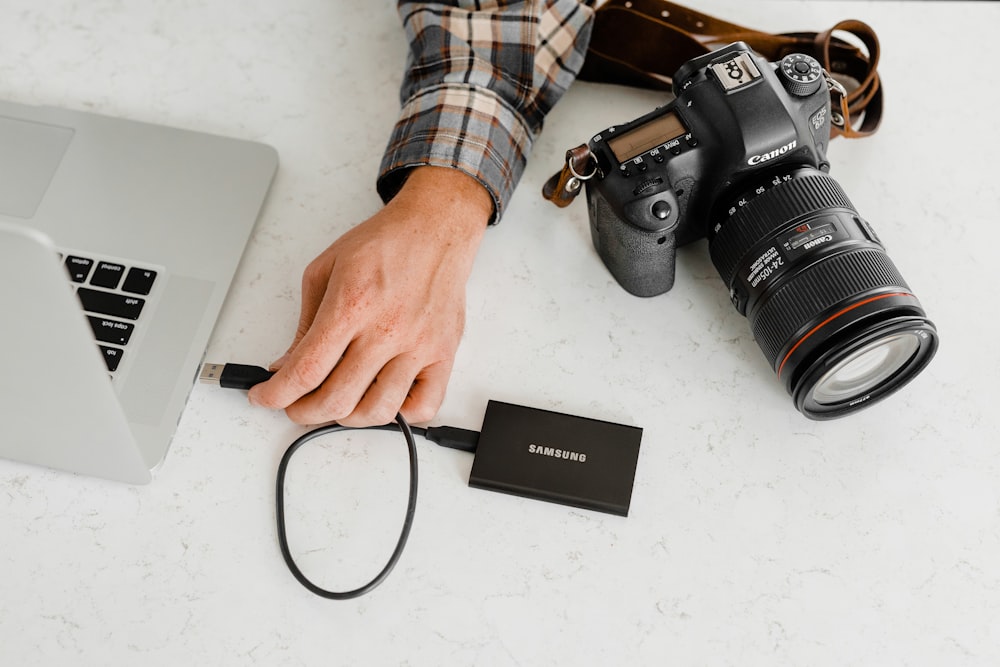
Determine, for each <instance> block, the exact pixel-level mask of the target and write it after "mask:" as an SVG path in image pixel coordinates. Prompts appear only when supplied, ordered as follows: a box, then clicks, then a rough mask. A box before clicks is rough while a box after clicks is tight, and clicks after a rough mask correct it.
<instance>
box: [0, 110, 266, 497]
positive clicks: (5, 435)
mask: <svg viewBox="0 0 1000 667" xmlns="http://www.w3.org/2000/svg"><path fill="white" fill-rule="evenodd" d="M277 165H278V157H277V153H276V152H275V150H274V149H273V148H271V147H269V146H266V145H264V144H260V143H257V142H251V141H245V140H240V139H233V138H227V137H222V136H216V135H212V134H206V133H200V132H191V131H187V130H182V129H177V128H170V127H162V126H159V125H152V124H147V123H141V122H135V121H130V120H125V119H119V118H110V117H107V116H102V115H97V114H91V113H86V112H80V111H73V110H68V109H58V108H51V107H36V106H26V105H22V104H17V103H12V102H4V101H0V322H2V325H0V457H2V458H6V459H11V460H14V461H20V462H25V463H30V464H36V465H40V466H46V467H49V468H56V469H59V470H65V471H70V472H74V473H79V474H82V475H87V476H94V477H102V478H106V479H112V480H117V481H121V482H126V483H129V484H144V483H148V482H149V481H150V480H151V479H152V475H153V472H154V471H155V470H156V468H157V467H158V466H159V465H160V464H161V463H162V462H163V460H164V457H165V455H166V453H167V449H168V447H169V445H170V441H171V439H172V437H173V435H174V433H175V430H176V427H177V422H178V420H179V419H180V416H181V413H182V410H183V408H184V404H185V403H186V401H187V398H188V395H189V393H190V391H191V388H192V386H193V383H194V381H195V378H196V376H197V373H198V369H199V366H200V364H201V361H202V358H203V356H204V351H205V347H206V346H207V344H208V339H209V336H210V334H211V332H212V328H213V326H214V324H215V321H216V319H217V317H218V315H219V311H220V309H221V307H222V303H223V300H224V299H225V296H226V293H227V291H228V290H229V286H230V284H231V282H232V280H233V277H234V275H235V272H236V269H237V266H238V264H239V261H240V257H241V255H242V254H243V251H244V249H245V247H246V244H247V241H248V240H249V238H250V234H251V232H252V230H253V228H254V224H255V222H256V220H257V217H258V215H259V214H260V211H261V208H262V206H263V204H264V201H265V198H266V196H267V192H268V189H269V188H270V184H271V181H272V179H273V177H274V174H275V171H276V170H277Z"/></svg>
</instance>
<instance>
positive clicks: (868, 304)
mask: <svg viewBox="0 0 1000 667" xmlns="http://www.w3.org/2000/svg"><path fill="white" fill-rule="evenodd" d="M673 88H674V93H675V99H674V101H673V102H671V103H670V104H668V105H666V106H663V107H660V108H658V109H655V110H654V111H652V112H650V113H648V114H646V115H644V116H642V117H641V118H639V119H637V120H634V121H632V122H630V123H626V124H624V125H618V126H615V127H610V128H608V129H606V130H604V131H603V132H601V133H600V134H598V135H596V136H595V137H594V138H593V139H591V141H590V143H589V146H590V150H591V152H592V153H593V155H594V157H595V158H596V170H595V173H594V174H593V176H594V177H593V178H590V179H589V180H587V181H586V183H587V204H588V210H589V215H590V228H591V234H592V237H593V241H594V247H595V248H596V249H597V252H598V254H599V255H600V256H601V259H602V260H603V261H604V263H605V265H607V267H608V269H609V270H610V271H611V273H612V274H613V275H614V277H615V278H616V279H617V280H618V282H619V283H621V285H622V286H623V287H624V288H625V289H626V290H628V291H629V292H631V293H633V294H636V295H639V296H653V295H656V294H662V293H663V292H666V291H667V290H669V289H670V288H671V287H672V286H673V282H674V253H675V248H676V246H680V245H684V244H686V243H690V242H692V241H695V240H697V239H701V238H707V239H708V244H709V251H710V254H711V258H712V262H713V263H714V265H715V267H716V269H717V270H718V271H719V275H720V276H721V277H722V280H723V281H724V282H725V284H726V286H727V287H728V288H729V292H730V295H731V298H732V302H733V305H734V306H735V307H736V309H737V310H738V311H739V312H740V313H741V314H743V315H745V316H746V317H747V319H748V320H749V322H750V326H751V328H752V330H753V335H754V338H755V339H756V340H757V342H758V344H759V345H760V347H761V349H762V350H763V351H764V355H765V356H766V357H767V360H768V362H769V363H770V364H771V366H772V368H773V369H774V371H775V372H776V373H777V375H778V378H779V379H780V380H782V381H783V382H784V383H785V386H786V388H787V389H788V391H789V393H790V394H791V395H792V399H793V400H794V402H795V405H796V407H797V408H798V409H799V410H800V411H801V412H802V413H803V414H805V415H806V416H808V417H810V418H813V419H828V418H833V417H839V416H841V415H844V414H847V413H849V412H852V411H854V410H856V409H858V408H861V407H863V406H866V405H870V404H872V403H874V402H875V401H877V400H878V399H880V398H883V397H885V396H887V395H888V394H890V393H892V392H893V391H895V390H896V389H898V388H899V387H900V386H902V385H903V384H905V383H906V382H907V381H908V380H910V379H912V378H913V377H914V376H915V375H916V374H917V373H918V372H920V370H921V369H923V368H924V366H926V364H927V363H928V362H929V361H930V359H931V357H932V356H933V355H934V352H935V351H936V349H937V344H938V338H937V332H936V330H935V328H934V325H933V324H932V323H931V322H930V321H929V320H928V319H927V318H926V317H925V314H924V310H923V308H922V307H921V305H920V302H919V301H918V300H917V298H916V297H915V296H914V295H913V294H912V293H911V291H910V289H909V287H907V285H906V282H905V281H904V280H903V277H902V276H901V275H900V273H899V271H898V270H897V269H896V267H895V265H894V264H893V262H892V260H890V259H889V256H888V255H887V254H886V252H885V248H884V247H883V246H882V243H881V242H880V241H879V239H878V237H877V236H876V235H875V232H874V231H873V230H872V228H871V226H870V225H869V224H868V222H867V221H865V220H864V218H862V217H861V214H859V213H858V211H857V210H856V209H855V208H854V206H853V205H852V204H851V202H850V200H849V199H848V198H847V195H846V194H844V191H843V190H842V189H841V187H840V185H839V184H838V183H837V182H836V181H835V180H834V179H833V178H831V177H830V176H828V175H827V173H826V172H827V171H828V170H829V166H830V165H829V162H827V159H826V147H827V144H828V142H829V139H830V122H831V105H830V92H829V87H828V81H827V75H826V73H825V72H824V71H823V69H822V67H821V66H820V64H819V63H818V62H817V61H816V60H815V59H813V58H811V57H809V56H807V55H804V54H792V55H789V56H787V57H785V58H783V59H782V60H781V61H780V62H777V63H769V62H768V61H766V60H765V59H763V58H761V57H760V56H758V55H757V54H755V53H754V52H753V51H751V50H750V48H749V47H748V46H747V45H746V44H744V43H742V42H736V43H734V44H731V45H729V46H727V47H725V48H723V49H720V50H718V51H715V52H712V53H709V54H707V55H704V56H701V57H698V58H695V59H694V60H691V61H689V62H687V63H685V64H684V65H683V66H682V67H681V68H680V69H679V70H678V72H677V74H676V75H675V77H674V79H673Z"/></svg>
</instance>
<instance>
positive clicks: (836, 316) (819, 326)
mask: <svg viewBox="0 0 1000 667" xmlns="http://www.w3.org/2000/svg"><path fill="white" fill-rule="evenodd" d="M894 296H904V297H905V296H909V297H913V298H914V299H915V298H916V297H915V296H914V295H913V294H910V293H909V292H892V293H890V294H879V295H878V296H873V297H871V298H869V299H865V300H863V301H859V302H857V303H855V304H852V305H850V306H848V307H847V308H844V309H843V310H841V311H839V312H837V313H835V314H833V315H831V316H830V317H828V318H826V319H825V320H823V321H822V322H820V323H819V324H817V325H816V326H814V327H813V328H812V329H810V330H809V331H808V332H807V333H806V335H804V336H803V337H802V338H800V339H799V341H798V342H797V343H795V345H793V346H792V349H790V350H789V351H788V354H786V355H785V358H784V359H782V360H781V364H779V365H778V373H777V375H778V379H779V380H780V379H781V371H782V369H784V367H785V363H786V362H787V361H788V359H789V357H791V356H792V354H794V352H795V350H797V349H799V346H800V345H802V343H804V342H806V339H807V338H809V337H810V336H812V335H813V334H814V333H816V332H817V331H819V330H820V329H822V328H823V327H825V326H826V325H827V324H829V323H830V322H832V321H833V320H835V319H837V318H838V317H840V316H841V315H844V314H846V313H849V312H851V311H852V310H854V309H855V308H860V307H861V306H864V305H867V304H869V303H873V302H875V301H879V300H881V299H888V298H890V297H894Z"/></svg>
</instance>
